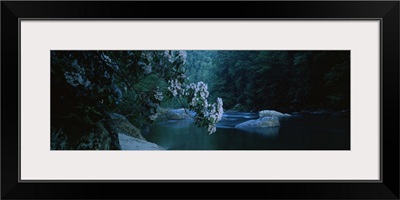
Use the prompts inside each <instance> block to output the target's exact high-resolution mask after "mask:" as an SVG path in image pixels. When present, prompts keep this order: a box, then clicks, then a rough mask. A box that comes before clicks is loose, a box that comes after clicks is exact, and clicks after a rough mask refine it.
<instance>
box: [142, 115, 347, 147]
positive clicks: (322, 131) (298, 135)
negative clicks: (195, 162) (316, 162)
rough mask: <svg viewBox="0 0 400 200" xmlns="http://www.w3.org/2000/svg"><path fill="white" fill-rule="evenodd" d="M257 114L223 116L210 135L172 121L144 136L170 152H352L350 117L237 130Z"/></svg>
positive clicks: (288, 121) (287, 120) (297, 120)
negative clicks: (237, 126)
mask: <svg viewBox="0 0 400 200" xmlns="http://www.w3.org/2000/svg"><path fill="white" fill-rule="evenodd" d="M257 117H258V116H257V114H256V113H231V114H224V118H223V120H221V121H220V123H218V125H217V132H215V133H214V134H212V135H208V134H207V131H206V130H205V129H203V128H198V127H197V126H196V125H194V123H193V121H191V120H170V121H167V122H161V123H157V124H153V125H151V126H149V127H146V128H145V129H144V130H143V136H144V137H145V138H146V139H147V140H148V141H150V142H153V143H156V144H158V145H159V146H161V147H163V148H165V149H168V150H350V118H349V117H334V116H295V117H289V118H283V119H281V120H280V124H281V126H280V127H274V128H251V129H249V128H248V129H237V128H234V126H235V125H236V124H238V123H241V122H244V121H247V120H251V119H255V118H257Z"/></svg>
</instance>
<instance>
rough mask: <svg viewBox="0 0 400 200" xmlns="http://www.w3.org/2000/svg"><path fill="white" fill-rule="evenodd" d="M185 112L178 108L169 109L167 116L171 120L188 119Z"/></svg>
mask: <svg viewBox="0 0 400 200" xmlns="http://www.w3.org/2000/svg"><path fill="white" fill-rule="evenodd" d="M183 112H184V111H183ZM183 112H180V111H177V110H169V111H168V112H167V114H166V115H167V118H168V119H171V120H183V119H186V115H185V113H183Z"/></svg>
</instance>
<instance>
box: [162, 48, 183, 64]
mask: <svg viewBox="0 0 400 200" xmlns="http://www.w3.org/2000/svg"><path fill="white" fill-rule="evenodd" d="M175 52H176V51H170V50H168V51H164V56H165V57H167V58H168V61H169V62H171V63H172V62H174V61H175V60H177V59H180V60H182V62H183V64H185V63H186V58H187V53H186V51H182V50H179V51H178V56H177V57H173V55H174V54H175Z"/></svg>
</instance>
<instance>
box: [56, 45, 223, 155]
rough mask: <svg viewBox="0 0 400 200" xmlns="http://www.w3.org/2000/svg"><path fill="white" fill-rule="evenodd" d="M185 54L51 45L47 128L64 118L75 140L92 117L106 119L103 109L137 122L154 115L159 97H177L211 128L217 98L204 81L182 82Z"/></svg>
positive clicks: (150, 119) (219, 108) (215, 117)
mask: <svg viewBox="0 0 400 200" xmlns="http://www.w3.org/2000/svg"><path fill="white" fill-rule="evenodd" d="M186 56H187V54H186V52H185V51H52V52H51V85H52V89H51V94H52V95H51V98H52V99H51V104H52V105H51V110H52V113H51V114H52V125H51V126H52V128H54V129H60V127H63V126H64V125H65V124H69V125H68V126H67V125H65V126H64V129H63V130H64V133H65V134H66V136H67V137H66V138H68V140H70V144H78V143H79V141H80V140H81V139H82V138H88V137H89V136H88V135H87V134H88V130H92V129H93V127H94V126H95V124H96V123H98V122H107V120H109V119H107V116H108V115H107V113H110V112H118V113H121V114H123V115H125V116H129V118H128V119H131V120H130V121H131V122H132V123H133V124H134V125H136V126H138V127H140V126H141V125H143V124H144V123H152V122H153V121H154V120H156V119H157V117H158V115H159V114H158V112H157V111H158V110H159V107H160V103H161V102H163V101H168V100H170V99H172V98H177V99H179V100H182V101H185V102H187V103H188V107H189V108H188V109H189V110H192V111H195V112H196V113H197V114H196V115H195V123H196V124H197V125H198V126H201V127H205V128H207V130H208V132H209V133H210V134H211V133H214V132H215V131H216V128H215V125H216V123H217V122H218V121H219V120H220V119H221V116H222V113H223V109H222V100H221V99H218V101H217V102H216V103H213V104H210V103H209V102H208V96H209V92H208V88H207V85H206V84H204V83H203V82H199V83H197V84H194V83H191V84H186V81H187V77H186V76H185V72H186V71H185V67H184V65H185V62H186ZM105 127H108V126H105ZM81 132H82V133H81ZM74 141H75V142H74ZM72 148H73V149H74V148H75V149H76V148H77V147H72Z"/></svg>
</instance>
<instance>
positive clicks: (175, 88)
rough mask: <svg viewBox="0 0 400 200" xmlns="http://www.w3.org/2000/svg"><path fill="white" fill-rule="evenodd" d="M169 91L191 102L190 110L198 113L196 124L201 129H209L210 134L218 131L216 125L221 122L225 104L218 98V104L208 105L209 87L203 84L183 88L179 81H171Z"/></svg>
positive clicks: (193, 84)
mask: <svg viewBox="0 0 400 200" xmlns="http://www.w3.org/2000/svg"><path fill="white" fill-rule="evenodd" d="M168 83H169V84H170V85H169V86H168V90H169V91H170V92H171V93H172V95H173V96H177V97H178V98H183V99H185V100H186V101H187V102H189V110H192V111H194V112H196V113H197V115H196V116H195V123H196V125H198V126H201V127H203V126H204V127H207V131H208V133H209V134H212V133H214V132H215V131H216V124H217V123H218V122H219V121H220V120H221V118H222V114H223V113H224V110H223V107H222V106H223V102H222V99H221V98H217V104H215V103H213V104H209V103H208V100H207V99H208V96H209V92H208V87H207V84H205V83H203V82H198V83H197V84H195V83H190V84H189V85H186V86H185V87H184V86H183V83H181V82H179V81H178V80H176V79H175V80H169V81H168Z"/></svg>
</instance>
